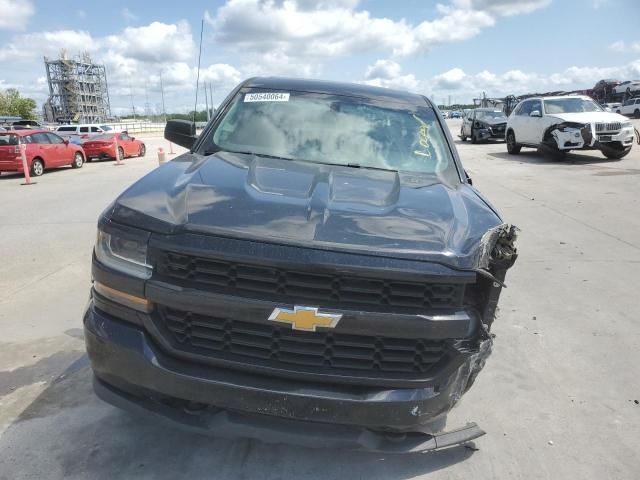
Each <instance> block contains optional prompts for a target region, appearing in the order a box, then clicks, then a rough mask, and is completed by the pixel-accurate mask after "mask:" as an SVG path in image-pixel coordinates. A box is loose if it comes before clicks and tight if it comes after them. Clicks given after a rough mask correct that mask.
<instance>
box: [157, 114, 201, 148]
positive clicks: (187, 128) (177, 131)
mask: <svg viewBox="0 0 640 480" xmlns="http://www.w3.org/2000/svg"><path fill="white" fill-rule="evenodd" d="M164 138H166V139H167V140H169V141H170V142H171V143H175V144H176V145H180V146H181V147H184V148H188V149H189V150H191V147H193V144H194V143H195V141H196V124H195V123H193V122H190V121H188V120H167V125H166V127H164Z"/></svg>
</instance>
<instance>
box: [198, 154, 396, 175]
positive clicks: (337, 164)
mask: <svg viewBox="0 0 640 480" xmlns="http://www.w3.org/2000/svg"><path fill="white" fill-rule="evenodd" d="M218 152H229V153H237V154H239V155H255V156H256V157H262V158H275V159H277V160H290V161H298V162H308V163H316V164H320V165H332V166H336V167H349V168H365V169H367V170H382V171H383V172H397V170H394V169H392V168H382V167H372V166H369V165H361V164H360V163H331V162H314V161H313V160H305V159H303V158H288V157H280V156H278V155H269V154H268V153H257V152H243V151H240V150H227V149H225V148H221V149H218V150H205V151H204V155H213V154H215V153H218Z"/></svg>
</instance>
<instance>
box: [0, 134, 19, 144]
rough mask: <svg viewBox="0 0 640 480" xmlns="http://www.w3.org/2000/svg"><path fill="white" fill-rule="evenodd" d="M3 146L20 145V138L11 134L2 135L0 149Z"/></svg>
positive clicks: (0, 136) (0, 135)
mask: <svg viewBox="0 0 640 480" xmlns="http://www.w3.org/2000/svg"><path fill="white" fill-rule="evenodd" d="M3 145H18V136H17V135H13V134H10V133H0V147H1V146H3Z"/></svg>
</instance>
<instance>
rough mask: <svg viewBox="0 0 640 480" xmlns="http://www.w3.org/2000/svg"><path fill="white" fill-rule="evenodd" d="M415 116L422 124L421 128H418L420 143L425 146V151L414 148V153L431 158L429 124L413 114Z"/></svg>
mask: <svg viewBox="0 0 640 480" xmlns="http://www.w3.org/2000/svg"><path fill="white" fill-rule="evenodd" d="M413 118H415V119H416V121H417V122H418V123H419V124H420V128H419V129H418V143H419V144H420V146H421V147H422V148H424V151H422V150H414V151H413V154H414V155H420V156H422V157H427V158H431V152H430V151H429V125H427V124H426V123H425V122H423V121H422V120H421V119H420V118H418V117H416V116H415V115H413Z"/></svg>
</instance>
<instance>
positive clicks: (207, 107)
mask: <svg viewBox="0 0 640 480" xmlns="http://www.w3.org/2000/svg"><path fill="white" fill-rule="evenodd" d="M204 105H205V108H206V110H207V122H208V121H209V120H211V116H210V115H209V95H208V94H207V84H206V83H205V84H204Z"/></svg>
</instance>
